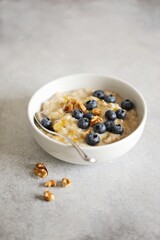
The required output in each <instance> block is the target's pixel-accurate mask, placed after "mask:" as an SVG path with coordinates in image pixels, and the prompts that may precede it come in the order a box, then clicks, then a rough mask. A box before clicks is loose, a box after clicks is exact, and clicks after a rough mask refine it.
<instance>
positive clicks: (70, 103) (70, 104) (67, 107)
mask: <svg viewBox="0 0 160 240" xmlns="http://www.w3.org/2000/svg"><path fill="white" fill-rule="evenodd" d="M76 103H77V101H76V100H75V99H70V100H68V101H67V103H66V105H65V106H64V111H66V112H68V113H70V112H72V111H73V109H74V105H75V104H76Z"/></svg>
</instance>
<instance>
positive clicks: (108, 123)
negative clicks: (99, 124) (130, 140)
mask: <svg viewBox="0 0 160 240" xmlns="http://www.w3.org/2000/svg"><path fill="white" fill-rule="evenodd" d="M104 124H105V126H106V131H108V132H112V128H113V126H114V125H115V123H114V121H106V122H104Z"/></svg>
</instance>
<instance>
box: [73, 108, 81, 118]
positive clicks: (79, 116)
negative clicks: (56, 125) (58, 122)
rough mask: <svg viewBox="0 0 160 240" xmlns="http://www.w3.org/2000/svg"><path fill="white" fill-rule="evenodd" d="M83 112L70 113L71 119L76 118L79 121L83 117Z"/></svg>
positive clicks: (77, 110) (74, 111) (78, 110)
mask: <svg viewBox="0 0 160 240" xmlns="http://www.w3.org/2000/svg"><path fill="white" fill-rule="evenodd" d="M83 115H84V114H83V112H82V111H81V110H80V109H75V110H73V111H72V117H74V118H76V119H80V118H82V117H83Z"/></svg>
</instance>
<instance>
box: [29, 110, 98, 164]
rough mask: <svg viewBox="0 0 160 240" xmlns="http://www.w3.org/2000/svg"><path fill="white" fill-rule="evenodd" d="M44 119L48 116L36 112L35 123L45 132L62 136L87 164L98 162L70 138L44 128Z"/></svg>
mask: <svg viewBox="0 0 160 240" xmlns="http://www.w3.org/2000/svg"><path fill="white" fill-rule="evenodd" d="M43 118H47V116H46V115H45V114H43V113H41V112H36V113H35V115H34V120H35V122H36V123H37V124H38V125H39V127H41V128H42V129H43V130H44V131H45V132H48V133H50V134H52V135H57V136H60V137H63V138H64V139H66V140H67V141H68V142H69V143H71V144H72V146H73V147H74V148H75V149H76V151H77V152H78V153H79V155H80V156H81V157H82V158H83V160H85V161H87V162H92V163H94V162H96V159H95V158H90V157H88V156H87V154H86V153H85V152H83V150H82V149H81V148H80V147H79V146H78V145H77V144H76V143H74V142H73V141H72V140H71V139H70V138H69V137H66V136H64V135H62V134H60V133H57V132H54V131H51V130H48V129H47V128H45V127H43V125H42V124H41V120H42V119H43Z"/></svg>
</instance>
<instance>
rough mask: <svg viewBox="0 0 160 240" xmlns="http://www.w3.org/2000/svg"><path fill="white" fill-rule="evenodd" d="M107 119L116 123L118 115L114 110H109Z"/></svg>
mask: <svg viewBox="0 0 160 240" xmlns="http://www.w3.org/2000/svg"><path fill="white" fill-rule="evenodd" d="M105 117H106V118H107V119H108V120H112V121H114V120H115V119H116V118H117V115H116V113H115V112H114V111H113V110H107V111H106V112H105Z"/></svg>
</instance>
